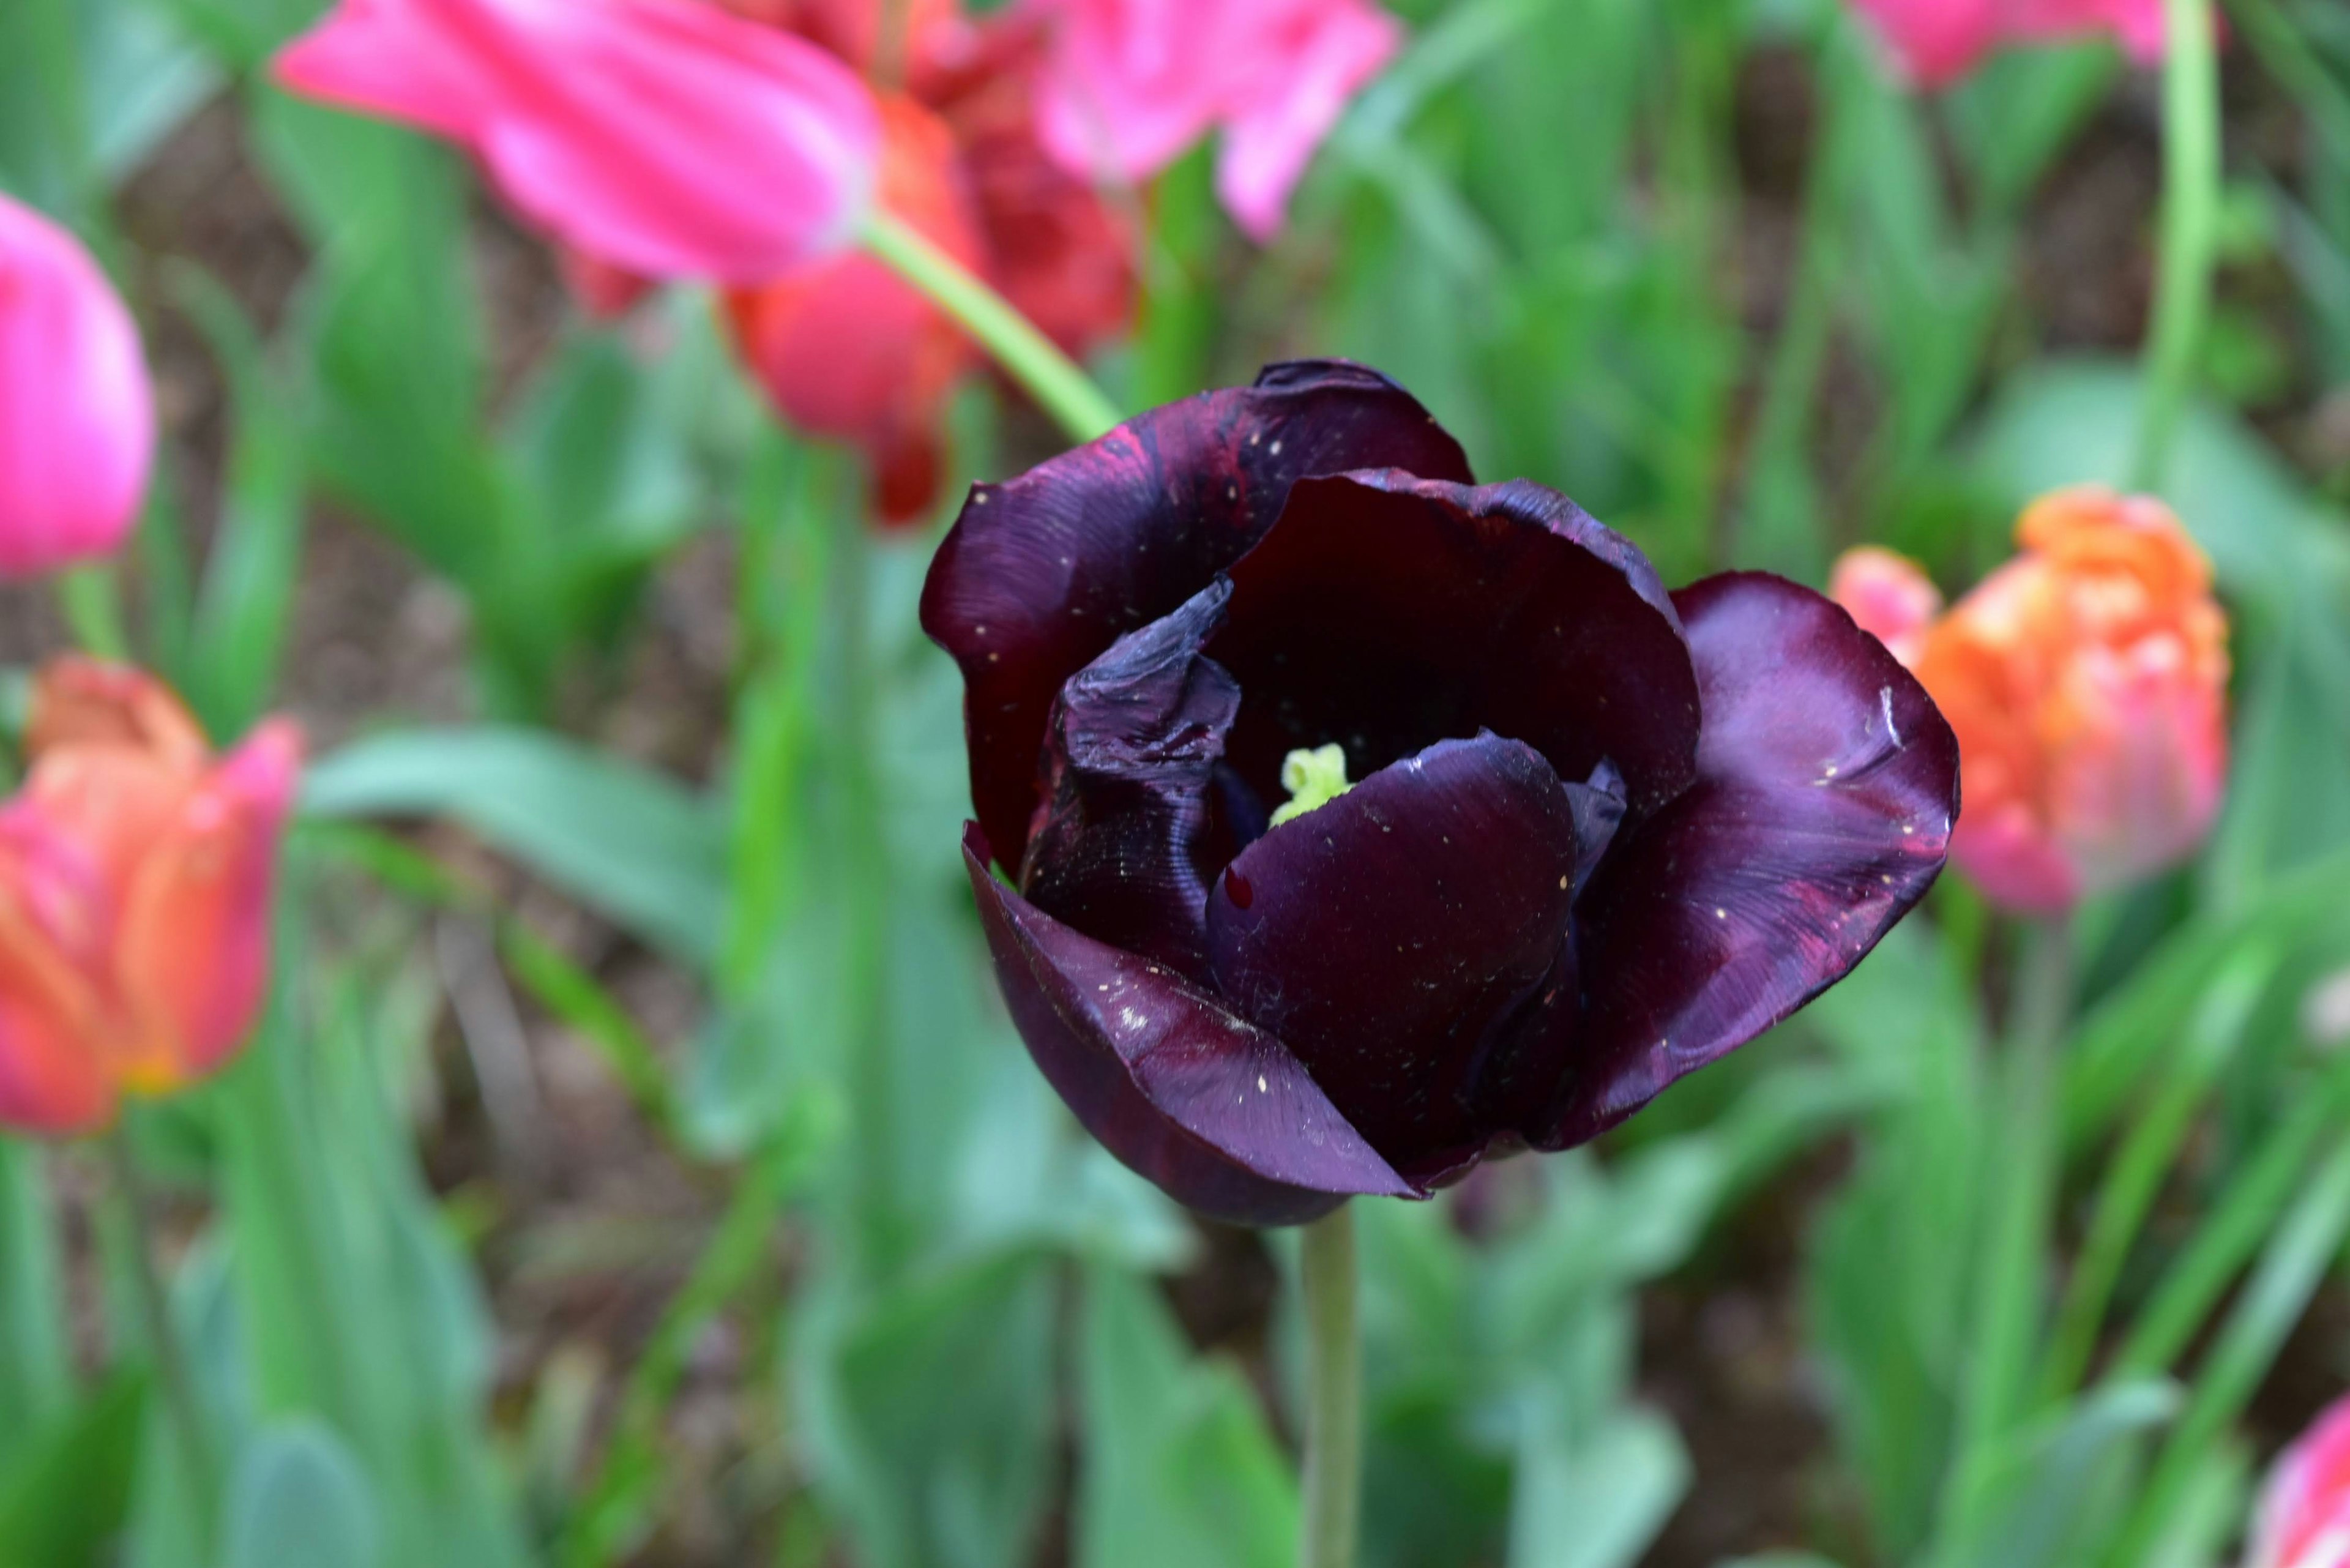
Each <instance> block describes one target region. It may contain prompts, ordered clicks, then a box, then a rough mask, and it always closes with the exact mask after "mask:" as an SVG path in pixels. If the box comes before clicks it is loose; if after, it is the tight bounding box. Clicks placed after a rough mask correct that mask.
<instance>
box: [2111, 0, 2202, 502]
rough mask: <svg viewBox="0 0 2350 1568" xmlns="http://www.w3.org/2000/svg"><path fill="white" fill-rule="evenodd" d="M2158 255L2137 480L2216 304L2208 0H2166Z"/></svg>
mask: <svg viewBox="0 0 2350 1568" xmlns="http://www.w3.org/2000/svg"><path fill="white" fill-rule="evenodd" d="M2163 22H2164V26H2165V27H2166V28H2167V30H2168V40H2169V44H2168V59H2167V61H2166V63H2165V64H2164V66H2163V72H2162V121H2163V140H2162V256H2161V270H2160V272H2159V274H2158V276H2157V279H2156V284H2155V297H2154V324H2153V327H2152V329H2151V331H2150V332H2149V333H2148V334H2147V348H2146V363H2147V369H2146V401H2145V405H2144V408H2143V410H2142V411H2141V413H2140V422H2139V425H2138V435H2137V462H2136V465H2135V467H2134V469H2133V471H2132V473H2131V479H2130V482H2131V483H2132V485H2133V486H2135V487H2136V488H2137V489H2141V490H2152V489H2158V488H2159V487H2160V485H2161V483H2162V481H2163V476H2164V474H2165V472H2166V471H2167V470H2168V459H2169V455H2170V445H2171V441H2172V438H2173V437H2174V436H2175V435H2176V434H2177V433H2178V421H2179V418H2180V416H2181V415H2182V414H2183V413H2184V412H2185V410H2186V407H2187V399H2188V394H2189V390H2190V389H2191V388H2192V386H2193V383H2194V377H2195V361H2196V356H2197V354H2198V352H2199V350H2200V349H2201V348H2202V343H2203V327H2204V323H2205V321H2206V320H2207V319H2208V318H2209V317H2210V311H2211V274H2212V269H2213V266H2214V265H2215V261H2216V258H2217V255H2218V251H2219V236H2220V55H2219V47H2218V43H2217V40H2216V38H2215V36H2214V28H2215V26H2216V24H2215V22H2214V19H2213V16H2212V13H2211V0H2163Z"/></svg>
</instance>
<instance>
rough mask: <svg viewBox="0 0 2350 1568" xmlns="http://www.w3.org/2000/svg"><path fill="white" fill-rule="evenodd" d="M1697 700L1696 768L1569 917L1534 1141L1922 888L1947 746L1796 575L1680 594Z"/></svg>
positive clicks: (1735, 1041) (1783, 986) (1768, 993)
mask: <svg viewBox="0 0 2350 1568" xmlns="http://www.w3.org/2000/svg"><path fill="white" fill-rule="evenodd" d="M1674 602H1675V603H1676V604H1677V605H1678V606H1679V607H1680V612H1681V618H1682V621H1683V624H1685V625H1686V626H1687V627H1688V628H1689V639H1690V651H1691V652H1692V653H1693V654H1694V655H1695V656H1696V659H1697V670H1698V680H1699V684H1700V688H1701V689H1702V691H1703V692H1704V700H1705V741H1704V744H1703V746H1702V747H1701V748H1700V751H1699V753H1698V780H1697V783H1696V784H1694V785H1692V786H1691V787H1690V790H1689V792H1688V793H1687V794H1684V795H1682V796H1681V797H1680V798H1679V799H1678V800H1676V801H1674V802H1673V803H1672V805H1669V806H1668V807H1666V808H1665V810H1664V811H1662V812H1660V813H1659V814H1658V815H1656V816H1653V817H1651V818H1649V819H1648V821H1646V822H1643V823H1639V824H1638V825H1636V826H1631V827H1627V829H1626V830H1625V832H1624V836H1623V837H1622V838H1620V839H1619V840H1618V841H1617V845H1616V846H1615V848H1614V850H1613V851H1612V852H1611V853H1610V854H1609V855H1608V857H1607V863H1606V865H1604V866H1603V867H1601V868H1600V871H1599V874H1598V876H1597V877H1596V878H1595V879H1594V880H1593V882H1592V885H1591V890H1590V892H1589V893H1588V894H1586V896H1585V898H1584V899H1583V901H1582V903H1581V905H1580V906H1579V907H1578V909H1577V910H1576V924H1577V929H1578V933H1579V935H1578V940H1579V941H1580V943H1581V948H1582V960H1583V981H1584V992H1583V994H1584V1017H1583V1022H1582V1025H1581V1040H1580V1044H1578V1046H1577V1049H1576V1056H1575V1061H1576V1067H1575V1074H1574V1075H1573V1077H1572V1079H1571V1081H1570V1082H1569V1083H1568V1085H1566V1088H1565V1092H1564V1094H1563V1096H1562V1098H1561V1100H1560V1102H1559V1105H1558V1106H1557V1108H1556V1110H1555V1115H1554V1116H1553V1117H1552V1120H1551V1125H1550V1126H1549V1127H1547V1128H1544V1129H1543V1130H1542V1134H1541V1136H1540V1137H1538V1139H1537V1141H1538V1142H1539V1143H1540V1144H1541V1145H1542V1147H1550V1148H1556V1147H1565V1146H1566V1145H1568V1144H1572V1143H1578V1142H1581V1141H1582V1140H1584V1139H1586V1138H1588V1137H1594V1136H1595V1135H1596V1134H1598V1133H1599V1132H1602V1131H1604V1130H1605V1129H1606V1128H1607V1127H1610V1126H1613V1125H1614V1124H1615V1123H1617V1122H1618V1121H1621V1120H1622V1119H1623V1118H1624V1117H1625V1116H1629V1115H1630V1114H1631V1113H1632V1112H1634V1111H1636V1110H1638V1108H1639V1107H1640V1106H1643V1105H1645V1104H1647V1103H1648V1100H1650V1099H1651V1098H1653V1097H1654V1096H1656V1095H1657V1094H1658V1093H1659V1091H1660V1090H1662V1089H1663V1088H1664V1087H1665V1085H1668V1084H1670V1083H1671V1082H1672V1081H1673V1080H1674V1079H1676V1078H1678V1077H1679V1076H1680V1075H1682V1074H1684V1073H1688V1072H1690V1071H1692V1070H1693V1069H1695V1068H1698V1067H1701V1066H1703V1065H1704V1064H1707V1063H1708V1062H1711V1061H1713V1060H1714V1059H1715V1058H1717V1057H1719V1056H1721V1054H1723V1053H1724V1052H1726V1051H1729V1050H1730V1049H1731V1048H1732V1047H1733V1046H1736V1045H1740V1044H1744V1043H1745V1042H1746V1041H1748V1040H1751V1039H1752V1038H1753V1037H1754V1036H1755V1035H1757V1034H1760V1033H1763V1031H1764V1030H1765V1029H1768V1028H1770V1027H1771V1026H1772V1025H1773V1024H1774V1023H1778V1022H1779V1021H1780V1020H1781V1019H1783V1018H1784V1017H1786V1016H1787V1014H1789V1013H1791V1012H1794V1011H1795V1009H1797V1008H1798V1007H1801V1006H1802V1005H1803V1004H1804V1002H1808V1001H1810V1000H1811V999H1812V998H1813V997H1814V996H1816V995H1818V994H1819V992H1822V991H1824V990H1825V989H1826V988H1827V987H1828V986H1830V985H1833V984H1834V983H1835V981H1838V980H1841V979H1842V978H1843V977H1844V976H1845V975H1846V973H1847V972H1849V971H1851V969H1852V967H1853V966H1854V965H1855V964H1856V963H1858V962H1859V961H1861V959H1862V958H1863V957H1864V956H1865V955H1866V953H1867V952H1868V950H1869V949H1871V948H1873V947H1875V946H1876V945H1877V939H1878V938H1880V937H1882V936H1884V934H1885V933H1886V932H1887V930H1888V929H1891V928H1892V925H1893V923H1894V922H1895V921H1896V920H1898V919H1900V918H1901V917H1902V916H1903V915H1904V914H1906V913H1908V910H1909V908H1910V907H1911V906H1912V905H1914V904H1915V903H1917V901H1918V899H1919V898H1922V897H1924V896H1925V892H1926V889H1927V888H1928V887H1929V886H1930V885H1931V884H1932V882H1933V880H1934V877H1935V876H1936V875H1937V874H1938V873H1939V872H1940V870H1941V868H1942V860H1943V857H1944V856H1945V854H1946V853H1947V851H1948V847H1949V845H1950V826H1951V824H1952V823H1953V822H1954V821H1955V820H1956V819H1957V816H1958V812H1959V747H1958V742H1957V740H1956V739H1955V738H1954V737H1953V736H1952V735H1951V733H1950V725H1949V724H1947V723H1945V722H1943V720H1942V715H1941V713H1940V712H1939V711H1937V710H1936V708H1935V707H1934V704H1933V702H1932V701H1930V700H1929V698H1928V697H1927V695H1926V693H1925V691H1924V690H1923V689H1922V688H1921V687H1919V686H1918V682H1917V681H1916V680H1914V679H1913V678H1912V677H1911V676H1910V674H1909V672H1908V670H1904V669H1903V668H1902V667H1901V666H1900V664H1899V663H1898V662H1897V661H1896V660H1895V659H1894V658H1893V656H1892V655H1891V654H1889V653H1887V652H1886V651H1885V647H1884V645H1883V644H1882V643H1880V642H1878V641H1877V639H1875V638H1873V637H1871V636H1869V635H1868V634H1867V633H1866V632H1864V631H1862V630H1861V629H1860V628H1858V627H1856V626H1855V625H1854V624H1853V622H1852V618H1851V617H1850V616H1848V615H1846V613H1845V612H1844V611H1843V610H1842V609H1840V608H1838V607H1836V606H1835V605H1834V604H1832V603H1830V602H1829V601H1828V600H1826V599H1825V598H1822V597H1820V596H1819V595H1817V594H1815V593H1813V592H1812V591H1811V590H1810V589H1808V588H1803V587H1796V586H1795V585H1794V584H1793V583H1790V582H1787V581H1785V580H1783V579H1782V578H1779V577H1773V576H1765V575H1763V574H1760V573H1731V574H1726V575H1724V576H1717V577H1708V578H1706V579H1705V580H1704V581H1702V582H1700V583H1697V584H1694V585H1692V586H1691V587H1687V588H1684V589H1682V590H1681V591H1680V592H1679V594H1677V595H1675V596H1674Z"/></svg>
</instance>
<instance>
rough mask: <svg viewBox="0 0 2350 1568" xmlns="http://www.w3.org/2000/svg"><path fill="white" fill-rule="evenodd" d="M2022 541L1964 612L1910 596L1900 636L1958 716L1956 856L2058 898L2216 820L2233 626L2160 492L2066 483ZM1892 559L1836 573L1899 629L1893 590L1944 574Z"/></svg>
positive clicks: (1980, 871)
mask: <svg viewBox="0 0 2350 1568" xmlns="http://www.w3.org/2000/svg"><path fill="white" fill-rule="evenodd" d="M2016 538H2017V541H2018V542H2019V543H2020V544H2021V545H2022V546H2023V553H2022V555H2020V556H2017V557H2016V558H2015V559H2014V560H2012V561H2010V562H2009V563H2008V564H2007V565H2006V566H2002V567H2001V568H2000V569H1999V570H1998V571H1996V572H1994V573H1992V574H1991V576H1989V577H1987V578H1985V579H1984V580H1983V581H1982V582H1981V584H1980V585H1978V586H1977V587H1976V588H1975V589H1974V591H1973V592H1971V593H1970V594H1968V595H1967V596H1966V597H1964V598H1962V599H1960V601H1959V602H1958V604H1957V605H1956V606H1954V607H1952V608H1951V610H1950V613H1949V614H1948V615H1946V616H1944V617H1942V618H1940V619H1939V621H1935V622H1934V623H1933V624H1931V625H1930V626H1926V625H1923V624H1922V623H1920V622H1919V621H1918V620H1917V619H1915V618H1908V612H1903V611H1896V612H1894V621H1895V625H1894V627H1893V629H1894V631H1895V636H1894V637H1890V638H1887V642H1888V644H1889V645H1891V644H1894V643H1896V641H1897V639H1898V642H1899V643H1900V646H1897V647H1896V649H1895V651H1896V652H1897V653H1898V652H1901V651H1902V648H1903V647H1907V648H1908V659H1907V661H1908V662H1910V663H1911V664H1912V666H1913V668H1915V670H1917V672H1918V680H1921V681H1923V682H1924V683H1925V687H1926V690H1927V691H1929V692H1931V693H1932V694H1933V697H1934V701H1936V702H1937V703H1939V705H1940V706H1941V710H1942V712H1943V713H1944V715H1945V716H1946V717H1948V718H1949V720H1950V727H1951V728H1952V729H1953V730H1955V731H1956V732H1958V736H1959V747H1960V753H1961V754H1962V755H1963V757H1964V759H1965V768H1966V790H1967V814H1966V817H1965V819H1964V820H1963V821H1962V822H1960V825H1959V829H1958V834H1957V836H1956V837H1955V838H1954V839H1953V840H1952V841H1951V845H1950V855H1951V858H1952V859H1954V860H1956V861H1957V862H1958V864H1959V867H1960V869H1961V870H1963V871H1965V872H1966V874H1967V875H1968V876H1969V877H1970V878H1972V879H1973V880H1974V881H1975V882H1976V883H1977V884H1978V885H1979V886H1981V888H1982V889H1983V891H1984V892H1985V893H1987V894H1988V895H1989V896H1990V897H1991V898H1992V900H1993V901H1995V902H1997V903H2000V904H2002V905H2005V906H2006V907H2008V908H2010V909H2019V910H2022V911H2026V912H2030V913H2054V912H2056V911H2061V910H2063V909H2069V908H2070V907H2071V906H2072V905H2073V904H2074V902H2075V901H2076V900H2077V899H2079V898H2082V897H2084V896H2085V895H2087V894H2090V893H2095V892H2099V891H2103V890H2105V889H2107V888H2116V887H2120V886H2123V885H2125V884H2126V883H2129V882H2132V881H2135V880H2137V879H2138V878H2140V877H2146V876H2147V875H2150V874H2151V873H2153V872H2156V871H2158V870H2161V869H2162V868H2164V867H2168V866H2171V865H2174V864H2176V863H2177V862H2178V861H2179V860H2181V859H2183V858H2185V857H2187V856H2189V855H2190V854H2192V853H2193V852H2194V850H2195V848H2196V846H2198V845H2199V844H2201V843H2202V841H2203V837H2204V836H2205V835H2206V834H2207V833H2209V832H2210V827H2211V822H2212V819H2213V817H2214V816H2216V815H2218V812H2219V808H2220V794H2221V792H2222V790H2223V788H2224V787H2225V784H2226V782H2227V773H2228V732H2227V686H2228V623H2227V618H2226V617H2225V616H2224V615H2223V614H2222V613H2221V611H2220V607H2219V605H2218V604H2217V603H2215V602H2214V601H2213V600H2212V597H2211V568H2210V564H2209V563H2208V562H2207V561H2206V560H2205V559H2204V557H2203V554H2202V552H2201V551H2200V550H2199V549H2197V548H2196V545H2195V542H2194V541H2193V540H2192V539H2190V538H2189V536H2188V535H2187V531H2186V530H2185V529H2183V528H2181V527H2180V526H2179V525H2178V519H2177V518H2175V517H2173V516H2172V515H2171V514H2170V512H2169V510H2168V508H2166V507H2165V506H2164V505H2163V504H2161V503H2160V502H2158V501H2156V500H2153V499H2151V498H2150V497H2146V496H2120V495H2116V494H2114V493H2112V492H2110V491H2106V490H2102V489H2096V488H2094V487H2084V488H2081V489H2077V490H2067V491H2061V492H2059V493H2056V494H2054V495H2051V496H2048V497H2047V498H2045V499H2044V500H2042V501H2040V502H2038V503H2037V504H2034V505H2033V506H2032V507H2031V508H2030V509H2029V510H2027V511H2026V512H2025V513H2024V514H2023V517H2022V521H2021V522H2019V523H2018V524H2016ZM1903 565H1904V564H1902V563H1899V561H1898V557H1889V556H1886V555H1885V553H1884V552H1877V558H1876V559H1864V560H1862V561H1860V562H1854V561H1852V560H1851V559H1850V558H1847V560H1846V562H1845V563H1843V564H1840V565H1839V566H1838V569H1837V572H1836V580H1835V585H1834V588H1835V594H1836V597H1837V598H1838V599H1839V600H1840V601H1841V602H1842V603H1843V604H1844V605H1845V607H1846V608H1847V609H1848V610H1850V611H1851V612H1852V613H1853V615H1854V617H1855V618H1856V619H1858V620H1859V621H1860V622H1861V624H1862V625H1863V626H1865V627H1869V628H1871V629H1873V630H1878V631H1879V634H1880V635H1883V634H1884V630H1885V628H1886V620H1887V606H1888V605H1889V604H1895V603H1897V602H1899V601H1901V600H1902V597H1903V596H1904V595H1905V594H1906V595H1907V596H1908V597H1907V604H1908V607H1909V610H1910V611H1914V609H1915V607H1917V606H1918V604H1920V603H1929V602H1930V601H1929V599H1928V598H1927V596H1929V595H1931V594H1932V592H1933V589H1932V585H1930V584H1929V583H1927V582H1926V581H1925V579H1924V577H1923V576H1922V575H1919V574H1918V573H1917V572H1916V570H1915V568H1908V575H1909V576H1910V578H1911V579H1913V580H1912V581H1910V582H1909V583H1908V585H1907V586H1906V587H1903V586H1901V585H1900V576H1901V569H1902V566H1903ZM1863 590H1866V591H1863ZM1929 614H1930V610H1929ZM1872 623H1875V624H1872Z"/></svg>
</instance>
